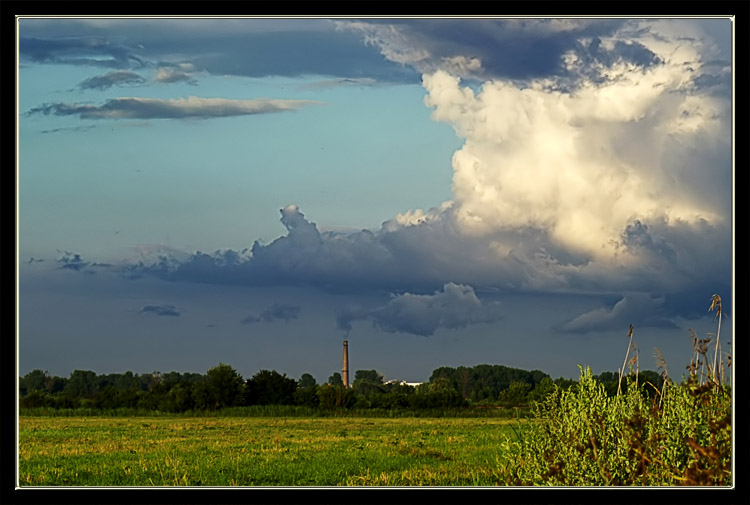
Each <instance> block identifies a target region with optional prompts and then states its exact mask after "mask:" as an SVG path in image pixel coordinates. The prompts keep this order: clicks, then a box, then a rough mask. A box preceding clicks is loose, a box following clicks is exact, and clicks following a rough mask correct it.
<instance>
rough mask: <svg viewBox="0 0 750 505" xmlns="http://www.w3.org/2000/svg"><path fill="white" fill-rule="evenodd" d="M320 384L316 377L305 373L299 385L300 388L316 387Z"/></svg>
mask: <svg viewBox="0 0 750 505" xmlns="http://www.w3.org/2000/svg"><path fill="white" fill-rule="evenodd" d="M317 385H318V383H317V381H316V380H315V377H313V376H312V375H310V374H309V373H303V374H302V376H301V377H300V378H299V383H298V387H299V388H302V389H304V388H314V387H316V386H317Z"/></svg>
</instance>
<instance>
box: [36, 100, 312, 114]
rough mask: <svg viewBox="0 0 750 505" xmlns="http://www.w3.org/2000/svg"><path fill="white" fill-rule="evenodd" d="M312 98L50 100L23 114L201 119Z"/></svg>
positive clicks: (277, 108)
mask: <svg viewBox="0 0 750 505" xmlns="http://www.w3.org/2000/svg"><path fill="white" fill-rule="evenodd" d="M319 103H320V102H315V101H312V100H271V99H266V98H257V99H252V100H229V99H225V98H198V97H194V96H191V97H188V98H181V99H171V100H169V99H158V98H113V99H110V100H107V101H106V102H104V104H102V105H89V104H81V103H51V104H43V105H40V106H38V107H34V108H32V109H30V110H29V111H28V112H26V114H27V115H34V114H44V115H50V114H54V115H56V116H79V117H80V118H82V119H180V118H192V119H205V118H216V117H232V116H245V115H254V114H268V113H273V112H284V111H291V110H297V109H300V108H302V107H305V106H307V105H311V104H319Z"/></svg>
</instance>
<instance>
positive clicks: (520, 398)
mask: <svg viewBox="0 0 750 505" xmlns="http://www.w3.org/2000/svg"><path fill="white" fill-rule="evenodd" d="M530 389H531V386H530V385H529V383H528V382H519V381H513V382H511V383H510V386H508V388H507V389H506V390H504V391H500V394H499V395H498V400H500V401H503V402H508V403H512V404H513V405H520V404H522V403H526V401H527V400H528V395H529V390H530Z"/></svg>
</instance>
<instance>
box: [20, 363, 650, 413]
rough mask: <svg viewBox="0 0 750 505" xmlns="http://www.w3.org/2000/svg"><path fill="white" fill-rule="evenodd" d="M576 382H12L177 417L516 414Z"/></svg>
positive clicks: (85, 404)
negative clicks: (245, 411)
mask: <svg viewBox="0 0 750 505" xmlns="http://www.w3.org/2000/svg"><path fill="white" fill-rule="evenodd" d="M638 377H639V379H640V383H641V384H642V385H645V384H652V385H653V386H654V388H660V387H661V382H660V381H661V380H663V379H662V378H661V376H660V375H659V374H657V373H656V372H649V371H645V372H641V373H639V374H638ZM595 378H596V379H598V380H600V382H602V383H603V384H604V385H605V388H606V389H607V392H608V393H609V394H611V395H614V394H615V393H616V391H617V382H618V374H617V373H613V372H604V373H602V374H600V376H596V377H595ZM575 383H576V381H573V380H569V379H563V378H562V377H561V378H559V379H556V380H553V379H552V378H551V377H550V376H549V375H548V374H546V373H544V372H541V371H539V370H532V371H527V370H521V369H518V368H511V367H507V366H503V365H477V366H474V367H464V366H460V367H457V368H452V367H440V368H438V369H436V370H434V371H433V373H432V375H431V376H430V380H429V382H426V383H422V384H420V385H418V386H411V385H408V384H404V383H398V382H386V381H385V380H384V377H383V375H382V374H380V373H378V372H377V371H376V370H357V371H356V372H355V373H354V381H353V382H352V386H351V388H345V387H344V384H343V381H342V378H341V374H340V373H338V372H335V373H333V374H332V375H331V376H330V377H329V378H328V381H327V382H326V383H324V384H318V383H317V381H316V380H315V378H314V377H313V376H312V375H311V374H309V373H304V374H302V375H301V376H300V378H299V379H293V378H291V377H287V376H286V374H280V373H278V372H277V371H275V370H260V371H259V372H257V373H256V374H255V375H253V376H252V377H251V378H249V379H247V380H245V379H243V377H242V376H241V375H240V374H239V373H238V372H237V371H236V370H235V369H234V368H232V367H231V366H230V365H227V364H224V363H219V364H218V365H217V366H215V367H213V368H211V369H209V370H208V371H207V372H206V373H205V374H199V373H179V372H174V371H173V372H169V373H160V372H153V373H147V374H134V373H133V372H130V371H128V372H125V373H112V374H96V373H95V372H93V371H90V370H75V371H73V373H72V374H71V375H70V377H68V378H64V377H57V376H53V375H50V374H49V373H47V372H45V371H42V370H39V369H36V370H33V371H31V372H29V373H27V374H26V375H24V376H23V377H20V378H19V395H20V400H19V402H20V407H22V408H35V407H47V408H67V409H75V408H95V409H102V410H110V409H119V408H124V409H139V410H151V411H162V412H176V413H177V412H187V411H196V410H201V411H206V410H218V409H222V408H226V407H241V406H252V405H297V406H304V407H309V408H315V409H323V410H337V409H360V410H361V409H386V410H393V409H412V410H426V409H445V408H449V409H454V408H455V409H460V408H466V407H488V406H495V407H519V406H527V405H529V404H530V403H531V402H534V401H537V400H541V399H542V398H544V397H545V396H546V395H548V394H550V393H551V392H552V391H553V390H554V389H555V388H556V387H560V388H568V387H570V386H572V385H573V384H575ZM623 385H624V383H623Z"/></svg>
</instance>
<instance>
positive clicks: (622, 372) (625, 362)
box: [617, 324, 633, 396]
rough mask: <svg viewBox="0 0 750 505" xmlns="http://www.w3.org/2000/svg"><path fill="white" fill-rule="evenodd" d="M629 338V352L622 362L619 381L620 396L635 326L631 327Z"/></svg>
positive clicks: (618, 391) (618, 390)
mask: <svg viewBox="0 0 750 505" xmlns="http://www.w3.org/2000/svg"><path fill="white" fill-rule="evenodd" d="M628 338H629V339H630V341H629V342H628V350H627V351H626V352H625V360H624V361H623V362H622V368H621V369H620V377H619V379H618V381H617V395H618V396H619V395H620V391H621V390H622V375H623V374H624V373H625V365H627V364H628V355H630V349H631V348H632V347H633V325H632V324H631V325H630V329H629V330H628Z"/></svg>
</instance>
